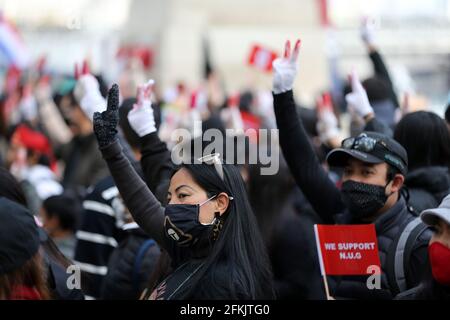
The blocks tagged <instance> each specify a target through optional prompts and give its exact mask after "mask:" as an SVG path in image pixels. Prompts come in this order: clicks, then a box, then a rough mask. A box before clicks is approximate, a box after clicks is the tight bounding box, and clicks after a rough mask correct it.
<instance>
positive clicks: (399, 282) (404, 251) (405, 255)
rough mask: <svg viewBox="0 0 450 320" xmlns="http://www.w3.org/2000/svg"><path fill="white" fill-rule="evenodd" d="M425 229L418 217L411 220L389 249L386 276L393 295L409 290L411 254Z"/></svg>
mask: <svg viewBox="0 0 450 320" xmlns="http://www.w3.org/2000/svg"><path fill="white" fill-rule="evenodd" d="M426 228H427V227H426V226H425V225H424V224H423V223H422V221H421V220H420V218H419V217H417V218H415V219H413V220H411V221H410V222H408V224H407V225H406V226H405V228H404V229H403V231H402V232H401V233H400V234H399V235H398V237H397V238H396V239H395V241H394V242H393V243H392V245H391V247H390V248H389V252H388V254H387V260H386V263H387V264H386V266H387V272H386V274H387V277H388V281H389V286H390V289H391V292H392V294H393V295H397V294H398V293H400V292H403V291H405V290H407V289H409V286H408V282H409V281H408V274H409V272H408V270H409V263H410V260H411V254H412V251H413V248H414V245H415V243H416V240H417V238H418V237H419V236H420V234H422V232H424V231H425V229H426Z"/></svg>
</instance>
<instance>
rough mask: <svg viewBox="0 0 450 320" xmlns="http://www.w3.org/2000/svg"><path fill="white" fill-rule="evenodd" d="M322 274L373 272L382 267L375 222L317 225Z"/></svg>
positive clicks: (315, 227)
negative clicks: (374, 268)
mask: <svg viewBox="0 0 450 320" xmlns="http://www.w3.org/2000/svg"><path fill="white" fill-rule="evenodd" d="M314 231H315V234H316V242H317V250H318V253H319V260H320V269H321V272H322V275H367V274H373V271H370V270H371V268H369V267H371V266H376V267H378V270H380V257H379V255H378V242H377V236H376V232H375V226H374V225H373V224H367V225H317V224H316V225H314Z"/></svg>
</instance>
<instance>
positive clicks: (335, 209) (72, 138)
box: [0, 24, 450, 300]
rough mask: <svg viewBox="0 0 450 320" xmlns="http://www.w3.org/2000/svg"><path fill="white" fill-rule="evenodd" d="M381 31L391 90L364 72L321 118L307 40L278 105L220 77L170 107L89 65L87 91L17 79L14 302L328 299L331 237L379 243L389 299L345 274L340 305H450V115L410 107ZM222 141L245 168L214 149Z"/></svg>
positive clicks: (11, 103)
mask: <svg viewBox="0 0 450 320" xmlns="http://www.w3.org/2000/svg"><path fill="white" fill-rule="evenodd" d="M373 32H374V30H372V29H371V28H369V26H368V25H367V24H363V26H362V29H361V38H362V41H363V45H364V46H365V47H366V49H367V52H368V57H369V59H370V61H371V62H372V64H373V69H374V74H373V76H371V77H370V78H368V79H365V80H364V81H362V82H361V81H360V80H359V77H358V71H357V70H352V72H351V74H350V77H349V80H348V81H347V82H345V81H344V85H341V88H340V89H341V90H340V91H339V90H338V91H339V92H337V91H336V90H327V88H325V87H324V91H323V92H322V93H320V94H319V95H318V96H319V97H318V99H317V103H316V106H315V108H307V107H304V106H301V105H299V104H298V103H297V101H296V99H294V92H293V86H294V81H295V79H296V76H297V74H298V73H301V72H302V67H301V66H302V64H303V63H308V62H307V61H304V60H303V59H302V57H301V46H302V43H301V41H300V40H297V41H296V42H295V43H294V44H292V47H291V42H290V41H287V42H286V44H285V47H284V52H283V55H282V56H281V57H280V58H277V59H276V60H275V61H274V62H273V86H272V94H270V93H269V92H257V91H256V90H251V89H246V90H243V91H242V92H240V93H239V94H235V93H230V92H225V91H224V90H222V88H221V87H220V86H219V85H218V83H217V78H216V77H217V75H215V74H214V73H213V72H211V73H210V74H209V75H208V78H207V79H206V80H205V83H204V84H202V85H201V86H200V87H199V89H196V90H193V91H192V92H191V91H190V90H189V89H188V88H187V86H186V85H185V84H181V83H180V84H178V85H177V86H176V88H174V89H173V90H172V91H170V92H168V93H166V94H161V92H159V91H158V90H159V88H158V84H157V82H158V81H157V79H156V83H155V81H153V80H150V81H148V82H145V83H136V81H133V79H134V78H133V77H132V76H129V77H128V78H129V79H131V80H129V82H128V83H123V82H122V83H120V85H117V84H114V83H105V81H104V80H103V78H102V76H101V75H94V74H92V73H91V72H90V70H89V65H88V63H87V62H84V63H83V64H82V65H81V66H78V65H76V66H75V73H74V74H73V75H54V74H49V73H45V72H44V71H42V70H32V68H30V70H22V71H19V70H17V69H15V68H14V67H11V68H10V69H9V70H8V72H7V73H6V74H5V81H4V88H3V91H2V96H1V100H0V299H25V300H28V299H36V300H39V299H42V300H44V299H57V300H58V299H60V300H82V299H130V300H132V299H135V300H136V299H158V300H170V299H177V300H181V299H191V300H205V299H226V300H228V299H237V300H253V299H256V300H261V299H263V300H266V299H290V300H292V299H327V298H330V297H328V296H327V294H326V291H325V290H324V283H323V279H322V277H321V272H320V266H319V258H318V253H317V248H316V241H315V235H314V228H313V226H314V225H315V224H345V225H357V224H374V226H375V230H376V236H377V242H378V253H379V256H380V262H381V270H382V273H381V288H379V289H376V290H371V289H369V288H368V287H367V285H366V280H367V276H339V277H338V276H329V277H328V283H329V287H330V288H329V290H330V296H331V297H332V298H333V299H337V300H338V299H450V173H449V169H450V101H449V106H445V107H446V108H447V110H446V112H445V118H442V117H440V116H439V115H437V114H435V113H433V112H430V111H411V110H410V108H409V105H408V99H406V100H405V101H399V97H398V94H397V93H396V90H395V87H394V85H393V81H392V80H391V77H390V74H389V71H388V68H387V67H386V65H385V62H384V60H383V57H382V55H381V53H380V51H379V48H378V47H377V44H376V42H375V40H374V36H373ZM304 45H307V44H306V43H305V44H304ZM117 82H119V81H117ZM345 83H346V84H345ZM130 88H131V89H130ZM129 92H137V93H136V95H135V96H134V94H130V93H129ZM342 114H349V115H350V118H351V121H350V130H349V131H350V135H349V136H344V134H345V133H344V132H345V130H343V124H342V123H341V119H343V117H341V115H342ZM177 129H183V130H184V131H185V132H188V133H190V139H188V140H187V141H182V140H180V137H178V140H174V139H173V134H174V133H175V132H177ZM208 129H216V131H218V132H220V133H221V134H222V135H223V138H224V139H223V141H222V143H223V146H224V149H227V147H229V148H231V149H232V150H233V151H234V152H233V153H232V154H233V157H232V158H231V159H230V158H226V157H227V156H229V154H228V153H226V154H223V153H222V154H219V153H216V152H209V151H208V145H207V143H206V142H207V139H206V137H205V136H204V135H203V134H202V133H205V132H207V131H208ZM249 129H250V130H249ZM260 129H267V130H269V129H278V131H277V134H276V138H277V139H278V140H277V141H279V143H277V144H275V145H272V144H270V143H268V141H267V140H266V141H265V142H264V141H263V140H264V139H262V137H261V136H259V132H261V131H260ZM197 143H198V144H199V145H200V150H201V152H200V155H198V154H195V152H194V154H188V155H185V154H183V156H182V157H179V159H178V160H180V161H179V162H178V163H176V161H174V153H175V152H174V150H175V149H176V148H177V146H179V145H180V144H182V145H184V146H189V147H190V146H194V145H196V144H197ZM255 145H257V146H258V148H262V149H264V152H265V153H266V154H268V155H270V156H271V159H272V161H276V162H277V163H278V167H277V169H278V170H277V171H276V172H275V173H274V174H262V169H263V168H264V166H265V165H266V163H263V162H264V161H262V159H260V158H259V157H260V153H258V152H257V151H258V148H256V149H255V148H254V147H253V146H255ZM194 149H195V148H194ZM239 156H242V157H243V159H244V160H245V161H242V162H240V161H236V160H237V158H239ZM249 159H256V161H250V160H249ZM399 259H400V260H399ZM399 261H400V263H399ZM72 267H73V268H72ZM69 269H70V270H72V271H74V272H68V270H69ZM77 270H79V271H80V272H79V274H80V279H79V286H77V285H76V284H77V282H78V280H77V279H76V278H72V277H73V276H74V275H75V276H76V275H77ZM72 280H73V282H74V284H75V285H74V286H72V287H71V286H69V285H68V283H71V281H72Z"/></svg>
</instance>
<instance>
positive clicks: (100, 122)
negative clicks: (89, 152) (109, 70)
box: [94, 84, 169, 249]
mask: <svg viewBox="0 0 450 320" xmlns="http://www.w3.org/2000/svg"><path fill="white" fill-rule="evenodd" d="M118 107H119V87H118V86H117V85H116V84H114V85H113V86H112V88H111V89H110V91H109V93H108V104H107V109H106V111H103V112H102V113H99V112H96V113H95V114H94V132H95V134H96V136H97V140H98V144H99V147H100V150H101V152H102V154H103V158H104V159H105V160H106V162H107V164H108V167H109V170H110V172H111V175H112V177H113V178H114V182H115V184H116V186H117V188H118V189H119V192H120V194H121V196H122V198H123V200H124V202H125V204H126V206H127V208H128V210H129V211H130V213H131V215H132V216H133V218H134V220H135V221H136V222H137V223H138V224H139V226H140V227H141V228H142V229H143V230H144V231H145V232H146V233H147V234H148V235H149V236H150V237H152V238H154V239H155V240H156V241H157V242H158V243H159V245H161V246H162V247H164V248H165V249H168V248H169V244H168V240H167V238H166V236H165V234H164V208H163V207H162V206H161V204H160V202H159V201H158V200H157V199H156V198H155V196H154V195H153V193H152V192H151V191H150V190H149V189H148V187H147V185H146V184H145V183H144V182H143V181H142V179H141V178H140V177H139V175H138V174H137V173H136V171H135V170H134V169H133V167H132V166H131V164H130V162H129V161H128V159H127V158H126V157H125V155H124V154H123V152H122V147H121V146H120V143H119V141H118V139H117V129H116V128H117V124H118V120H119V114H118Z"/></svg>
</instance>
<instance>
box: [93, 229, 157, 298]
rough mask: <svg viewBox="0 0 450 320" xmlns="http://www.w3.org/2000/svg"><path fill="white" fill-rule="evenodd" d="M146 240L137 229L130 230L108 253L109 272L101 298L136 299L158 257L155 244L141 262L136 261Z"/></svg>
mask: <svg viewBox="0 0 450 320" xmlns="http://www.w3.org/2000/svg"><path fill="white" fill-rule="evenodd" d="M148 239H149V237H148V236H147V235H146V234H145V233H144V232H143V231H142V230H141V229H139V228H135V229H131V230H129V232H128V235H127V236H126V237H125V239H124V240H123V241H122V242H121V243H120V244H119V246H118V247H117V248H116V249H115V250H114V251H113V253H112V254H111V257H110V259H109V262H108V273H107V274H106V276H105V278H104V279H103V282H102V289H101V292H100V298H101V299H109V300H111V299H121V300H137V299H139V297H140V295H141V293H142V291H143V290H144V289H145V287H146V286H147V284H148V281H149V278H150V275H151V274H152V272H153V270H154V268H155V265H156V263H157V261H158V258H159V256H160V254H161V250H160V249H159V247H158V245H157V244H156V243H155V244H154V245H152V246H151V247H149V248H148V249H147V250H146V251H145V253H144V254H143V255H142V260H141V262H140V263H139V262H138V261H137V259H136V258H137V255H138V252H139V250H140V249H141V248H142V245H143V244H144V242H145V241H147V240H148ZM135 269H136V270H135ZM135 271H138V272H135ZM136 277H137V278H136Z"/></svg>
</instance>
